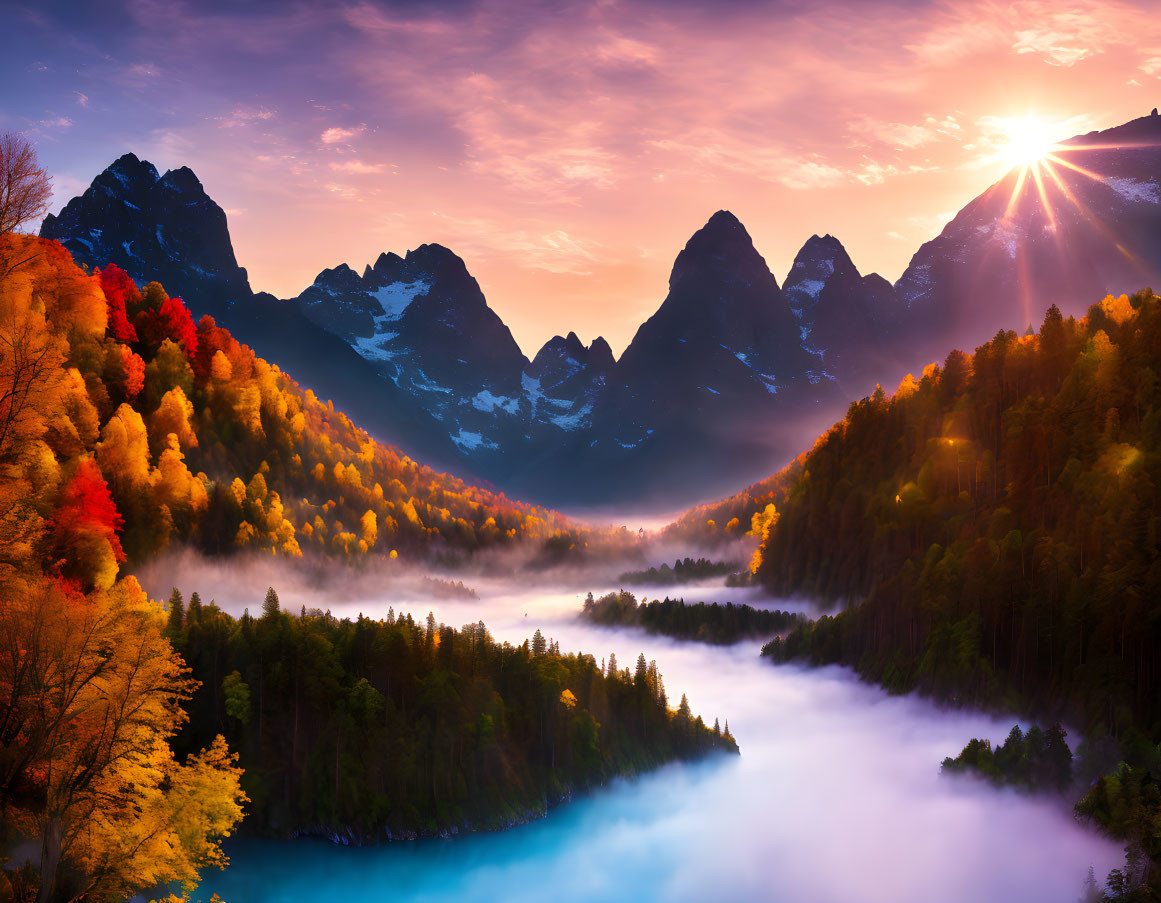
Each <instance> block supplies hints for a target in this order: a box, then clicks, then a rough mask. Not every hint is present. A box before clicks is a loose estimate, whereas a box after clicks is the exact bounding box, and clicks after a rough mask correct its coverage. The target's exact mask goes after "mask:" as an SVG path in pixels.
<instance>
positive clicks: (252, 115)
mask: <svg viewBox="0 0 1161 903" xmlns="http://www.w3.org/2000/svg"><path fill="white" fill-rule="evenodd" d="M275 114H276V111H275V110H271V109H268V108H267V107H246V106H238V107H234V109H233V110H231V111H230V112H229V113H226V114H225V115H223V116H215V117H214V118H215V119H216V120H217V121H218V122H219V123H221V124H220V125H219V128H223V129H232V128H237V127H239V126H245V125H249V124H250V123H252V122H268V121H269V120H271V119H273V118H274V116H275Z"/></svg>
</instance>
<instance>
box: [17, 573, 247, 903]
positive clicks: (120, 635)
mask: <svg viewBox="0 0 1161 903" xmlns="http://www.w3.org/2000/svg"><path fill="white" fill-rule="evenodd" d="M0 599H2V600H3V601H2V603H0V649H3V650H4V654H3V655H0V807H2V810H3V824H4V827H5V829H6V831H8V832H9V833H10V834H15V835H23V836H33V837H37V838H39V842H40V867H39V873H40V874H39V892H38V896H37V900H38V901H49V900H52V899H57V898H58V897H65V898H68V899H75V898H78V897H91V898H97V897H114V896H116V897H125V896H128V895H129V894H131V893H132V892H134V891H135V890H137V889H139V888H142V887H150V886H154V885H157V884H161V883H166V882H169V881H181V882H183V883H185V884H186V885H187V886H192V885H193V884H194V883H195V882H196V880H197V875H198V870H199V869H201V868H204V867H206V866H218V865H221V864H223V863H224V859H223V857H222V853H221V849H220V847H219V846H218V843H219V841H220V839H221V838H222V837H224V836H227V835H228V834H229V833H230V831H231V830H232V829H233V826H234V825H235V824H236V823H237V821H238V820H239V819H240V818H241V814H242V809H241V807H242V805H243V803H244V802H245V801H246V798H245V795H244V794H243V793H242V791H241V789H240V786H239V783H238V782H239V777H240V771H239V769H238V768H237V766H236V765H235V764H234V759H233V756H232V755H231V754H230V753H229V751H228V750H227V749H226V747H225V744H224V743H223V742H222V741H221V739H220V738H218V739H217V740H215V741H214V742H213V743H211V744H210V745H209V747H207V749H205V750H203V751H202V752H201V753H198V754H196V755H193V756H190V757H189V758H188V759H187V760H186V762H185V763H180V762H178V761H177V760H176V759H175V758H174V756H173V753H172V751H171V749H170V746H169V743H168V741H169V739H170V738H171V737H172V736H173V735H174V733H175V732H176V730H177V728H178V727H179V726H180V725H181V723H182V722H183V721H184V719H185V715H184V713H183V711H182V709H181V707H180V703H181V701H182V700H184V699H186V698H188V696H189V695H190V694H191V693H192V691H193V689H194V686H195V684H194V683H193V682H192V681H190V679H189V677H188V676H187V671H186V669H185V667H184V665H183V663H182V661H181V659H180V658H179V657H178V656H177V655H176V654H175V653H174V652H173V650H172V648H171V647H170V645H169V643H168V642H167V641H166V639H165V637H164V636H163V634H162V630H163V627H164V624H165V614H164V612H163V610H162V609H161V607H160V606H158V605H157V604H155V603H153V602H151V601H150V600H149V599H148V598H147V597H146V596H145V593H144V592H142V590H141V588H140V586H139V585H138V584H137V581H136V580H135V579H133V578H131V577H130V578H126V579H124V580H122V581H120V582H118V583H117V584H115V585H114V586H112V587H110V588H108V589H98V590H96V591H94V592H92V593H90V594H87V595H83V594H81V592H80V591H79V590H77V589H76V588H75V587H69V586H67V585H65V584H62V583H60V582H58V581H53V580H48V579H45V578H43V577H39V576H30V577H27V578H23V579H18V580H14V579H9V580H7V581H5V582H4V585H3V586H2V587H0ZM66 865H67V866H68V868H67V871H66V870H65V869H64V868H63V867H64V866H66Z"/></svg>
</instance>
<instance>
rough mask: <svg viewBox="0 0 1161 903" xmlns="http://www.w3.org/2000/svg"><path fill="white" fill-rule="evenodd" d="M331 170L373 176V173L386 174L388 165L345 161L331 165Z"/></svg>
mask: <svg viewBox="0 0 1161 903" xmlns="http://www.w3.org/2000/svg"><path fill="white" fill-rule="evenodd" d="M331 169H333V170H335V171H336V172H349V173H354V174H355V175H360V176H364V175H371V174H373V173H380V172H385V171H386V170H387V164H385V163H364V162H363V161H362V160H344V161H342V162H341V163H331Z"/></svg>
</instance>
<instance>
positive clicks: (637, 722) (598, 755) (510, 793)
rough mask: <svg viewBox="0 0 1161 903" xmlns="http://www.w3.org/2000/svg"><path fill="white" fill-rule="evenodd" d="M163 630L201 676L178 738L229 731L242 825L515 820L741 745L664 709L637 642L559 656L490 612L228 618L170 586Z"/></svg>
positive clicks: (414, 830)
mask: <svg viewBox="0 0 1161 903" xmlns="http://www.w3.org/2000/svg"><path fill="white" fill-rule="evenodd" d="M167 635H168V636H169V637H170V638H171V639H172V641H173V644H174V647H175V648H176V649H177V650H178V651H179V652H180V653H181V654H182V655H183V657H184V658H185V660H186V661H187V662H188V663H189V666H190V668H191V669H192V672H193V677H194V678H195V679H196V680H197V681H199V683H200V685H201V687H200V689H199V690H198V691H197V692H195V693H194V695H193V698H192V699H191V700H190V702H189V705H188V710H189V715H190V720H189V723H188V724H187V725H186V726H185V728H184V730H183V731H182V733H181V734H180V735H179V736H178V738H177V741H176V744H175V745H176V746H177V748H178V749H179V750H185V749H196V748H198V747H199V745H201V744H204V742H206V741H205V738H207V737H208V738H212V737H214V736H216V735H218V734H221V735H223V736H225V737H226V739H227V740H228V741H229V743H230V745H231V747H232V748H234V749H236V750H238V752H239V764H240V765H241V766H242V767H243V768H244V769H245V772H244V775H243V778H242V786H243V788H244V789H245V791H246V793H247V794H248V796H249V798H250V805H249V806H248V813H249V814H248V815H247V819H246V823H245V825H244V829H245V830H247V831H250V832H261V833H271V834H277V835H282V836H290V835H300V834H320V835H323V836H326V837H331V838H335V839H342V840H343V841H344V842H353V843H369V842H374V841H377V840H384V839H399V838H406V837H415V836H418V835H423V834H447V833H456V832H459V831H464V830H479V829H497V828H504V827H510V826H512V825H515V824H519V823H521V822H524V821H527V820H528V819H530V818H534V817H537V816H541V815H544V814H545V812H546V810H547V809H548V808H549V807H551V806H553V805H555V804H556V803H559V802H561V801H562V800H564V799H566V798H569V797H570V796H571V795H572V794H573V793H574V792H579V791H583V790H585V789H589V788H592V787H594V786H597V785H599V784H603V783H605V782H606V781H608V780H609V779H611V778H613V777H615V776H618V775H630V774H635V773H638V772H641V771H644V770H646V769H649V768H653V767H656V766H657V765H659V764H662V763H664V762H669V761H673V760H677V759H692V758H697V757H701V756H704V755H705V754H707V753H709V752H711V751H713V750H721V751H728V752H737V751H738V747H737V744H736V743H735V742H734V740H733V738H732V737H730V736H729V733H728V730H727V732H726V733H725V734H724V735H723V734H722V732H721V731H720V729H718V728H717V725H716V724H715V726H714V727H713V728H710V727H707V726H706V725H705V724H704V722H703V721H702V719H701V718H700V717H695V716H694V715H693V714H692V713H691V712H690V709H689V705H688V703H687V702H686V701H685V699H684V697H683V698H682V700H681V703H680V705H678V706H676V708H674V709H673V710H671V709H670V707H669V701H668V699H667V697H666V693H665V688H664V685H663V682H662V678H661V674H660V673H659V672H658V670H657V665H656V663H655V662H650V663H648V664H647V663H646V661H645V656H644V654H641V655H640V656H639V657H638V659H637V662H636V666H635V669H634V670H633V671H630V670H629V669H628V668H623V669H621V670H617V667H616V659H615V657H612V658H610V660H609V663H608V665H606V664H605V660H604V658H603V657H602V659H601V662H600V663H599V664H598V662H597V659H596V658H595V656H594V655H591V654H582V653H569V654H567V655H566V654H562V653H561V651H560V647H559V645H558V644H555V643H554V642H553V641H552V640H551V639H546V638H545V637H544V636H543V635H542V634H541V632H540V631H539V630H537V631H536V632H535V633H534V634H533V636H532V637H531V638H530V640H528V641H525V642H524V643H523V644H522V645H520V646H512V645H510V644H508V643H498V642H496V641H495V640H494V639H493V638H492V637H491V635H489V633H488V631H487V628H486V627H485V626H484V623H483V622H479V623H477V624H469V625H466V626H465V627H463V628H460V629H458V630H457V629H454V628H451V627H448V626H446V625H444V624H439V623H437V622H436V620H435V617H434V615H431V614H429V615H428V616H427V618H426V620H423V621H419V622H416V621H415V620H413V619H412V617H411V616H410V615H406V616H402V615H401V616H399V617H396V616H395V614H394V612H393V611H392V612H391V613H389V615H388V617H387V618H386V620H382V621H376V620H372V619H370V618H365V617H360V618H359V619H358V620H355V621H351V620H348V619H343V620H339V619H337V618H335V617H334V616H333V615H331V614H330V613H329V612H327V613H324V612H321V611H318V610H307V609H304V610H302V611H301V612H298V613H291V612H286V611H282V610H281V608H280V605H279V600H278V595H277V593H276V592H275V590H274V589H270V590H269V591H268V592H267V594H266V598H265V600H264V602H263V604H262V610H261V614H260V615H258V616H256V617H255V616H250V615H248V614H247V615H244V616H243V617H242V618H240V619H234V618H231V617H230V616H229V615H228V614H226V613H224V612H222V611H220V610H219V609H218V607H217V606H216V605H212V604H210V605H203V604H202V602H201V600H200V597H198V596H197V594H196V593H194V594H192V595H191V597H190V601H189V604H188V605H187V604H186V603H185V602H184V600H183V598H182V595H181V593H180V592H179V591H177V590H174V593H173V595H172V597H171V599H170V604H169V620H168V627H167Z"/></svg>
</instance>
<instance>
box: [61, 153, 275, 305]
mask: <svg viewBox="0 0 1161 903" xmlns="http://www.w3.org/2000/svg"><path fill="white" fill-rule="evenodd" d="M40 234H41V237H42V238H54V239H57V240H58V241H60V243H61V244H63V245H64V246H65V247H66V248H68V249H69V251H71V252H72V255H73V259H75V260H76V261H77V262H79V263H84V264H86V265H88V266H90V267H103V266H106V265H107V264H110V263H115V264H117V266H119V267H121V269H123V270H125V272H127V273H129V274H130V275H131V276H133V277H134V278H135V279H137V280H138V281H145V282H148V281H152V280H156V281H158V282H162V283H164V284H166V285H171V286H181V290H182V291H183V292H184V293H186V295H187V296H188V299H189V300H195V299H196V303H197V307H198V309H199V311H201V312H203V313H208V314H210V315H211V316H213V317H215V318H216V319H222V318H223V315H227V313H228V311H229V310H230V308H231V307H233V306H234V305H235V304H238V303H240V302H244V301H247V300H249V298H250V297H251V296H252V295H253V292H251V290H250V283H249V281H248V280H247V278H246V271H245V270H244V269H243V268H242V267H240V266H238V261H237V259H236V258H235V257H234V247H233V245H232V243H231V242H230V233H229V230H228V228H227V226H226V213H225V211H224V210H222V208H221V207H219V206H218V205H217V204H216V203H214V201H213V200H212V199H211V198H210V197H209V196H208V195H207V194H206V192H205V189H204V188H203V187H202V184H201V182H199V181H198V178H197V176H195V175H194V174H193V172H192V170H190V169H189V168H187V167H185V166H183V167H181V168H180V169H172V170H169V171H168V172H166V173H165V175H159V174H158V172H157V168H156V167H155V166H154V165H153V164H152V163H149V162H148V161H144V160H139V159H137V157H136V156H135V155H133V154H125V155H124V156H122V157H119V158H118V159H117V160H115V161H114V162H113V164H112V165H111V166H109V167H108V169H106V170H105V171H104V172H102V173H100V175H98V176H97V177H96V178H95V179H93V183H92V184H91V185H90V186H89V187H88V189H86V191H85V193H84V194H83V195H81V196H80V197H76V198H73V199H72V200H71V201H69V202H68V203H67V204H66V205H65V207H64V209H63V210H61V212H60V214H59V215H57V216H53V215H52V214H51V213H50V214H49V215H48V216H46V217H45V218H44V223H43V224H42V226H41V229H40ZM146 277H148V278H146Z"/></svg>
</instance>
